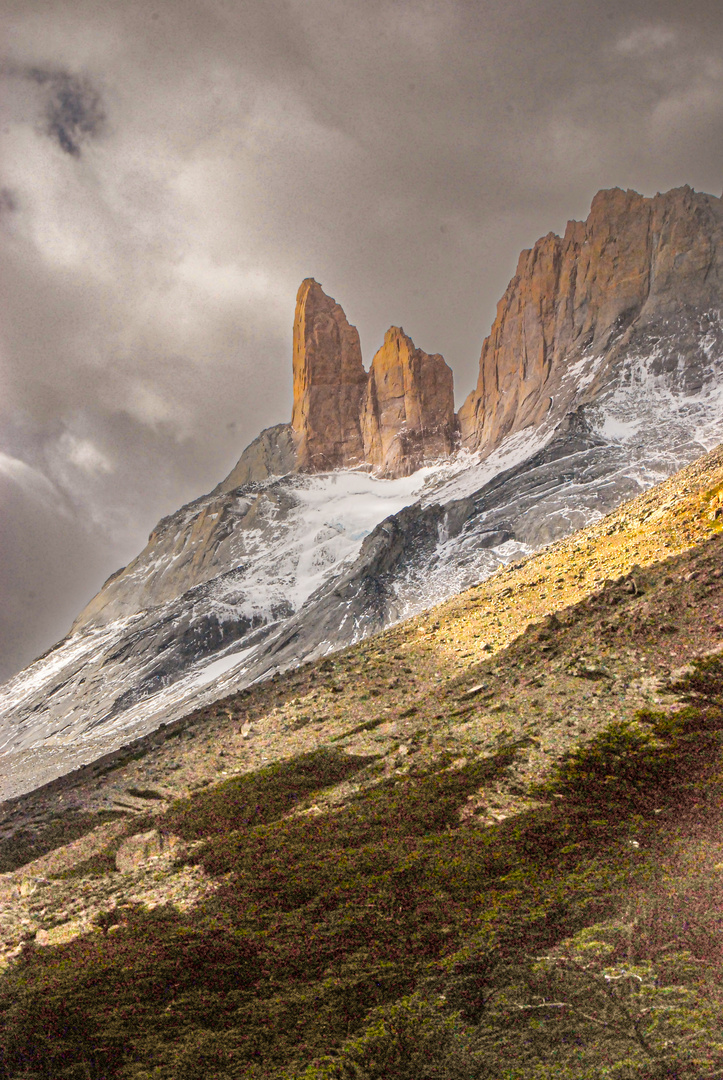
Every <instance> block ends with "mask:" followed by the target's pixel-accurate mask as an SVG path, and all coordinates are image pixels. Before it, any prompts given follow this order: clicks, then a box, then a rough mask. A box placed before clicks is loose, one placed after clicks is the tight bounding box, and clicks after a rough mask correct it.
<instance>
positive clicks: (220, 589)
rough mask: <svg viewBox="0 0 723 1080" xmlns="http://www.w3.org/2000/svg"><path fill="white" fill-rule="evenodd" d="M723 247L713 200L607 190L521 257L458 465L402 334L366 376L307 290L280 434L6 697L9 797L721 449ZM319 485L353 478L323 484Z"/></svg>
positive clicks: (426, 370) (322, 304) (415, 604)
mask: <svg viewBox="0 0 723 1080" xmlns="http://www.w3.org/2000/svg"><path fill="white" fill-rule="evenodd" d="M633 226H634V227H633ZM653 226H654V227H653ZM720 236H721V201H720V200H718V199H715V198H714V197H713V196H705V195H698V194H697V193H694V192H692V191H691V190H690V189H687V188H685V189H677V190H675V191H673V192H669V193H667V194H666V195H659V196H656V197H655V198H653V199H649V200H646V199H643V197H642V196H638V195H636V194H635V193H633V192H622V191H619V190H617V189H614V190H613V191H611V192H603V193H600V194H599V196H597V197H596V199H595V200H594V203H593V208H592V210H591V213H590V215H589V217H588V219H587V221H586V222H584V223H577V224H573V225H570V226H569V227H568V230H567V231H566V234H565V237H563V238H555V237H553V236H552V235H550V236H548V237H546V238H543V240H541V241H539V242H538V244H537V245H536V246H535V248H533V249H532V250H531V252H530V253H523V256H521V259H520V264H519V267H518V269H519V271H520V272H519V273H518V275H517V276H516V277H515V278H513V280H512V282H511V283H510V287H509V289H508V292H507V293H506V295H505V298H503V301H501V304H500V308H499V311H498V319H497V320H496V323H495V326H494V327H493V334H492V335H491V336H490V338H488V339H487V342H486V344H485V345H484V346H483V351H482V357H481V367H480V378H481V379H482V384H483V387H484V394H485V395H487V398H485V400H487V401H488V406H489V407H486V408H481V407H478V406H479V403H480V401H482V398H481V397H480V396H479V386H480V385H481V384H478V390H477V391H474V392H473V393H476V394H477V395H478V396H477V397H476V398H474V401H475V402H477V404H476V405H475V406H474V409H473V410H472V411H473V412H474V414H475V417H476V419H475V420H474V424H472V421H471V420H470V415H471V414H470V411H469V410H470V408H472V406H471V405H469V406H465V407H464V408H467V413H463V414H462V420H461V421H460V423H461V435H462V437H463V439H465V438H466V440H467V444H466V445H463V446H461V447H459V446H458V445H457V441H456V440H457V432H456V425H457V420H456V419H455V418H454V413H453V406H452V376H451V372H450V371H449V368H448V367H447V366H446V364H445V363H444V360H443V359H442V358H441V357H439V356H437V355H429V354H426V353H424V352H423V351H422V350H419V349H417V348H416V347H415V346H414V345H413V342H412V341H411V339H410V338H409V337H408V336H407V335H406V334H404V332H403V331H402V330H401V328H398V327H397V328H392V330H391V331H390V332H389V334H388V335H387V337H386V339H385V344H384V345H383V346H382V348H381V349H380V350H379V351H378V353H377V355H376V357H375V358H374V361H373V362H372V365H371V368H370V371H369V372H366V371H365V370H364V367H363V364H362V359H361V353H360V349H359V346H358V335H357V334H356V331H355V329H354V328H353V327H352V326H351V324H350V323H349V322H348V320H347V319H346V316H345V314H344V312H343V309H342V308H341V306H340V305H339V304H337V303H336V301H335V300H333V299H332V298H331V297H328V296H327V295H326V294H325V293H324V292H323V290H322V289H321V287H320V286H319V285H318V284H317V283H316V282H314V281H313V279H306V281H305V282H304V283H303V284H302V287H301V289H300V292H299V299H298V302H297V311H296V316H295V330H294V342H295V345H294V358H293V361H294V372H295V399H294V400H295V404H294V410H293V413H292V422H291V423H290V424H286V425H278V426H277V427H275V428H271V429H267V430H266V431H265V432H263V433H262V434H261V435H260V436H259V437H258V438H257V439H256V440H254V442H253V443H252V444H250V446H249V447H248V448H247V449H246V451H244V454H243V455H242V457H241V459H240V461H239V462H238V464H237V465H236V467H235V468H234V469H233V470H232V471H231V473H230V474H229V476H228V477H227V478H226V480H224V481H222V482H221V484H219V485H218V486H217V487H216V488H215V489H214V491H213V492H211V493H210V494H209V495H205V496H201V497H199V498H198V499H196V500H194V502H192V503H190V504H188V505H187V506H185V507H182V508H180V509H179V510H178V511H177V512H176V513H175V514H172V515H169V516H168V517H167V518H165V519H164V520H163V521H162V522H160V523H159V525H158V526H157V528H156V529H155V530H154V532H153V533H152V534H151V537H150V539H149V544H148V545H147V547H146V548H145V549H144V551H143V552H141V553H140V554H139V556H137V558H136V559H134V560H133V561H132V562H131V563H130V564H129V565H128V566H127V567H126V568H124V569H123V571H120V572H118V573H117V574H115V575H112V576H111V578H110V579H109V580H108V582H106V584H105V585H104V587H103V589H101V591H100V592H99V593H98V594H97V596H96V597H94V598H93V599H92V600H91V601H90V603H89V604H88V605H87V606H86V608H85V609H84V611H83V612H81V613H80V615H79V616H78V619H77V620H76V622H75V623H74V626H73V628H72V631H71V634H70V635H69V636H68V637H67V638H66V639H64V641H63V642H60V643H59V644H58V646H56V648H55V649H53V650H50V652H49V653H48V654H46V656H45V657H44V659H43V660H42V661H41V662H36V664H34V665H31V666H30V667H29V668H28V669H26V671H25V672H23V673H20V674H19V675H18V676H16V677H15V678H14V679H12V680H10V682H8V683H7V684H5V686H4V687H3V688H2V689H0V755H1V756H0V765H2V766H4V768H5V771H6V772H7V771H8V770H11V771H12V772H13V773H14V775H13V776H12V777H10V778H9V781H10V782H11V783H12V784H13V785H16V784H18V783H20V782H21V781H20V771H19V770H21V771H22V775H23V780H22V783H29V782H32V780H31V779H30V777H29V770H32V769H33V768H37V769H40V770H41V771H40V772H39V773H38V774H37V775H36V777H35V782H37V780H38V779H39V778H40V776H41V774H42V776H43V777H47V776H48V775H49V771H50V772H51V773H52V771H53V770H55V772H56V775H57V773H58V772H62V771H63V770H67V769H68V768H70V767H72V765H74V764H76V763H78V761H79V760H83V759H86V760H87V755H88V753H89V752H92V751H90V750H89V748H90V746H91V744H92V745H93V746H94V747H96V748H98V749H100V748H101V746H102V747H103V749H110V746H111V744H114V745H120V744H122V743H123V742H124V741H128V739H129V738H131V737H132V736H133V735H135V734H142V733H143V732H144V731H148V730H150V729H151V728H152V727H154V726H157V725H158V724H159V723H161V722H167V721H168V720H169V719H170V718H171V717H172V716H176V715H178V713H179V710H183V709H188V708H190V707H192V702H193V701H194V700H198V701H205V700H208V698H209V696H211V695H213V694H214V693H218V692H220V691H221V688H222V687H224V686H226V685H227V684H229V682H230V681H232V680H236V683H237V684H239V683H241V684H243V683H247V682H253V681H254V680H256V679H259V678H263V677H268V676H270V675H271V674H273V672H274V671H275V670H280V669H287V668H288V667H289V666H293V665H294V664H295V663H298V662H299V661H300V660H302V659H306V658H313V657H316V656H320V655H323V654H324V653H325V652H328V651H331V650H334V649H337V648H340V647H343V646H344V645H346V644H350V643H353V642H354V641H357V640H359V639H361V638H362V637H363V636H364V635H365V634H368V633H370V632H373V631H375V630H378V629H381V628H383V627H384V626H387V625H389V624H390V623H392V622H393V621H395V620H397V619H399V618H403V617H407V616H409V615H412V614H414V613H416V612H418V611H420V610H422V609H423V608H425V607H428V606H430V605H433V604H434V603H435V602H437V601H439V600H441V599H444V598H446V597H449V596H451V595H453V594H454V593H455V592H459V591H460V590H462V589H464V588H466V587H468V586H469V585H471V584H473V583H475V582H477V581H479V580H481V579H483V578H485V577H486V576H488V575H489V574H490V573H492V572H493V571H494V570H495V568H496V567H497V566H500V565H503V564H504V563H506V562H509V561H510V560H514V559H516V558H519V557H520V556H521V555H524V554H527V553H529V552H530V551H532V550H533V549H535V548H538V547H540V546H541V545H545V544H548V543H550V542H551V541H553V540H555V539H557V538H559V537H560V536H563V535H565V534H566V533H569V532H570V531H572V530H574V529H576V528H580V527H582V526H584V525H586V524H588V523H590V522H592V521H594V520H595V519H596V518H597V517H599V516H600V515H603V514H605V513H606V512H608V511H609V510H611V509H612V508H614V507H615V506H616V505H618V504H619V503H620V502H622V501H623V500H625V499H627V498H630V497H631V496H632V495H634V494H635V493H636V492H637V491H639V490H641V489H644V488H646V487H649V486H650V485H652V484H655V483H656V482H658V481H659V480H660V479H662V478H663V477H664V476H666V475H669V474H671V473H673V472H674V471H675V470H676V469H678V468H680V467H681V466H682V465H684V464H685V463H686V462H689V461H692V460H693V459H695V458H696V457H697V456H698V455H699V454H700V453H701V452H702V451H704V450H706V449H710V448H711V447H712V446H714V445H716V443H718V442H719V441H720V439H721V438H723V407H722V406H723V322H722V321H721V277H720V273H719V257H720V251H721V248H720V243H719V241H720ZM573 269H575V273H574V274H573V272H572V271H573ZM578 271H579V272H578ZM573 279H574V280H573ZM573 285H574V288H573ZM626 312H627V314H625V313H626ZM623 314H625V318H624V319H623V320H622V322H621V321H620V319H621V316H622V315H623ZM623 323H624V325H623ZM590 335H592V336H590ZM490 342H492V343H493V344H490ZM495 342H496V344H495ZM493 345H494V347H493ZM568 346H569V349H568ZM570 350H572V351H570ZM495 357H496V358H497V359H496V360H494V358H495ZM493 360H494V362H493ZM498 361H499V362H498ZM340 388H341V391H342V392H339V390H340ZM495 395H497V396H496V397H495ZM500 395H501V396H500ZM548 398H549V400H550V401H551V402H552V404H551V405H550V404H547V402H548ZM469 401H470V399H468V403H469ZM495 401H497V402H498V404H499V408H498V407H497V406H496V405H494V402H495ZM493 406H494V407H493ZM530 409H531V410H532V412H530V411H529V410H530ZM510 410H511V411H510ZM465 416H466V417H467V419H465V418H464V417H465ZM495 417H496V418H497V419H496V420H495V419H494V418H495ZM510 417H512V422H511V423H509V422H508V421H510ZM515 418H516V419H515ZM524 424H526V425H527V426H521V425H524ZM470 425H472V426H470ZM490 425H491V426H490ZM470 432H472V433H473V434H474V433H475V432H476V434H474V438H472V436H471V435H470ZM478 436H479V438H478ZM470 438H472V443H470ZM325 439H327V440H328V445H326V446H325V442H324V440H325ZM475 440H476V442H475ZM470 446H473V447H474V448H473V449H470ZM448 451H449V452H448ZM299 455H301V456H299ZM365 455H366V456H365ZM331 461H334V462H337V464H338V463H339V462H340V461H341V462H346V464H347V465H348V466H351V465H353V468H352V467H348V468H336V469H334V470H332V471H322V472H319V471H317V469H318V466H319V464H320V463H323V462H326V463H327V464H329V463H330V462H331ZM420 465H421V467H418V466H420ZM410 470H411V471H410ZM385 471H386V472H389V473H391V474H392V475H391V476H389V477H388V478H384V476H380V475H378V473H380V472H381V473H382V474H383V473H384V472H385ZM395 474H399V475H395ZM219 680H220V681H219ZM21 761H24V762H25V764H24V765H22V766H20V765H19V764H18V763H19V762H21ZM41 761H42V764H41ZM14 790H17V788H14Z"/></svg>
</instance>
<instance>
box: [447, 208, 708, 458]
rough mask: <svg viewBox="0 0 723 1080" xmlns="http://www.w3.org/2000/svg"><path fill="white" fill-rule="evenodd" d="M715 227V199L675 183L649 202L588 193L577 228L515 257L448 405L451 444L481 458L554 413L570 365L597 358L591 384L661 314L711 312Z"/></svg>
mask: <svg viewBox="0 0 723 1080" xmlns="http://www.w3.org/2000/svg"><path fill="white" fill-rule="evenodd" d="M722 227H723V213H722V210H721V200H720V199H717V198H715V196H711V195H705V194H701V193H698V192H694V191H693V190H692V189H691V188H689V187H683V188H677V189H674V190H673V191H669V192H667V193H666V194H664V195H660V194H659V195H656V196H655V197H654V198H650V199H649V198H644V197H643V196H641V195H638V193H637V192H635V191H622V190H620V189H619V188H614V189H612V190H610V191H600V192H598V194H597V195H596V196H595V198H594V200H593V203H592V207H591V210H590V214H589V216H588V218H587V220H586V221H584V222H580V221H571V222H569V223H568V226H567V229H566V231H565V235H564V236H563V237H559V236H556V235H555V234H553V233H550V234H549V235H548V236H545V237H543V238H542V239H541V240H538V242H537V243H536V244H535V246H534V248H533V249H532V250H531V251H523V252H522V254H521V255H520V258H519V262H518V266H517V272H516V274H515V276H514V277H513V278H512V280H511V282H510V283H509V285H508V287H507V291H506V292H505V294H504V296H503V297H502V299H501V300H500V302H499V304H498V305H497V316H496V318H495V321H494V324H493V326H492V330H491V333H490V335H489V337H488V338H487V339H486V340H485V342H484V345H483V347H482V355H481V357H480V373H479V380H478V382H477V387H476V389H475V390H473V391H472V393H471V394H470V395H469V397H468V398H467V400H466V401H465V403H464V405H463V406H462V408H461V409H460V413H459V421H460V429H461V436H462V442H463V445H465V446H467V447H469V448H471V449H473V450H477V449H481V450H483V451H491V450H493V449H494V448H495V447H496V446H498V445H499V443H500V442H501V441H502V439H503V438H504V437H505V436H506V435H508V434H510V433H512V432H515V431H520V430H522V429H524V428H526V427H529V426H531V425H537V424H540V423H541V422H542V421H543V420H544V419H545V417H546V416H547V414H548V413H549V412H552V413H553V414H554V415H553V416H551V419H554V418H556V417H557V416H558V415H559V416H560V417H562V416H563V415H564V414H565V412H566V411H567V409H568V407H569V406H570V404H571V402H572V400H573V397H574V396H575V393H576V389H577V388H576V385H575V383H576V380H575V379H568V380H566V379H565V375H566V373H568V372H569V371H570V369H571V368H572V367H573V365H574V364H575V363H576V362H577V361H579V360H581V359H584V358H585V356H592V355H602V354H605V364H604V365H603V369H602V370H600V371H599V373H598V379H597V382H598V383H599V382H600V380H601V379H602V378H603V377H604V375H606V374H607V373H609V372H610V370H611V365H613V364H614V363H615V362H616V360H617V359H618V358H619V357H621V356H622V355H624V353H625V351H626V350H628V351H629V350H630V346H631V344H633V343H634V342H635V340H636V338H638V339H639V338H640V336H641V334H642V333H643V331H644V329H645V327H646V326H648V325H650V326H653V325H654V324H655V323H657V324H658V325H659V324H660V322H661V320H664V319H665V318H666V315H667V313H668V312H671V313H673V312H680V310H681V307H683V306H684V305H686V304H689V305H690V306H691V307H692V308H695V309H696V310H697V311H701V312H704V311H705V310H706V309H707V308H719V307H720V291H721V283H722V279H723V264H722V263H723V244H721V239H722ZM594 388H595V387H594V386H593V387H591V391H592V390H594Z"/></svg>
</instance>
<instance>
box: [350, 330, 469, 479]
mask: <svg viewBox="0 0 723 1080" xmlns="http://www.w3.org/2000/svg"><path fill="white" fill-rule="evenodd" d="M361 428H362V437H363V440H364V458H365V461H367V462H368V463H369V464H370V465H372V466H373V468H374V470H375V471H376V472H379V473H381V474H382V475H384V476H404V475H408V474H409V473H411V472H414V471H415V470H416V469H418V468H420V466H422V465H423V464H424V463H425V462H428V461H434V460H436V459H438V458H441V457H447V456H449V454H451V453H452V451H453V449H454V441H455V430H456V418H455V414H454V382H453V376H452V370H451V368H449V367H448V366H447V364H446V363H445V362H444V359H443V358H442V357H441V356H440V355H439V353H435V354H434V355H433V356H430V355H429V354H428V353H425V352H423V351H422V349H417V348H415V346H414V342H413V341H412V340H411V338H409V337H407V335H406V334H405V333H404V331H403V330H402V329H401V328H399V327H396V326H393V327H392V328H391V329H390V330H388V331H387V333H386V336H385V338H384V344H383V345H382V347H381V349H379V351H378V352H377V354H376V356H375V357H374V360H373V361H372V366H371V369H370V371H369V379H368V382H367V386H366V390H365V393H364V398H363V401H362V413H361Z"/></svg>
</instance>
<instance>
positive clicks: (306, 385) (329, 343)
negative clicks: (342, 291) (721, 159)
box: [291, 278, 367, 472]
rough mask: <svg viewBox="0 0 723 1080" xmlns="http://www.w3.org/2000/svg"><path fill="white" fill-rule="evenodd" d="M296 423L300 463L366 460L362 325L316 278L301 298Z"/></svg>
mask: <svg viewBox="0 0 723 1080" xmlns="http://www.w3.org/2000/svg"><path fill="white" fill-rule="evenodd" d="M293 341H294V344H293V366H294V406H293V411H292V414H291V428H292V431H293V434H294V438H295V440H296V458H297V468H299V469H301V470H304V471H309V472H327V471H329V470H331V469H340V468H345V467H349V466H353V465H359V464H361V463H362V462H363V458H364V451H363V446H362V437H361V428H360V424H359V407H360V402H361V397H362V394H363V392H364V388H365V386H366V381H367V374H366V371H365V370H364V365H363V364H362V356H361V346H360V344H359V334H358V333H357V330H356V327H354V326H351V325H350V323H349V322H348V321H347V318H346V315H345V314H344V312H343V310H342V308H341V305H340V304H337V302H336V301H335V300H334V299H333V298H332V297H330V296H327V295H326V293H325V292H324V290H323V289H322V288H321V286H320V285H319V284H318V283H317V282H316V281H314V279H313V278H306V280H305V281H303V282H302V283H301V287H300V289H299V292H298V294H297V297H296V312H295V315H294V337H293Z"/></svg>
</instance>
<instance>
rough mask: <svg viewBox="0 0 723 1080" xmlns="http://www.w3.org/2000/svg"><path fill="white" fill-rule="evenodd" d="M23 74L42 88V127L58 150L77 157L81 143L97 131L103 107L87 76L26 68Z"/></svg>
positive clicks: (97, 132)
mask: <svg viewBox="0 0 723 1080" xmlns="http://www.w3.org/2000/svg"><path fill="white" fill-rule="evenodd" d="M26 76H27V78H28V79H30V80H31V81H32V82H34V83H37V85H38V86H41V87H42V88H43V90H44V91H45V96H46V102H45V110H44V111H45V131H46V134H48V135H49V136H50V137H51V138H52V139H55V141H56V142H57V143H58V146H59V147H60V149H61V150H64V151H65V153H66V154H70V155H71V156H72V157H80V152H81V148H82V146H83V143H84V142H86V141H87V140H88V139H91V138H93V137H94V136H97V135H99V134H100V133H101V132H102V130H103V127H104V125H105V119H106V116H105V110H104V108H103V104H102V101H101V96H100V93H99V92H98V90H97V89H96V88H95V87H94V86H93V85H92V83H91V81H90V79H88V78H87V77H83V76H80V75H75V74H72V73H71V72H68V71H48V70H44V69H43V68H39V67H32V68H29V69H28V70H27V72H26Z"/></svg>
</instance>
